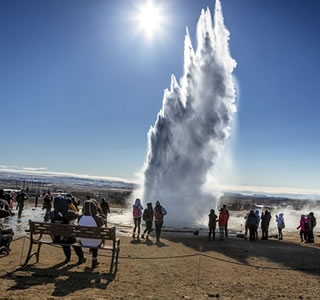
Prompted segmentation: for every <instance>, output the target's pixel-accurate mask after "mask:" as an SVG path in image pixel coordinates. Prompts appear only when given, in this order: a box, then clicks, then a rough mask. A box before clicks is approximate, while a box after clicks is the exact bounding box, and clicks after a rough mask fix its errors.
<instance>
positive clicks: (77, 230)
mask: <svg viewBox="0 0 320 300" xmlns="http://www.w3.org/2000/svg"><path fill="white" fill-rule="evenodd" d="M29 226H30V228H29V230H27V232H30V246H29V250H28V254H27V257H26V260H25V262H24V264H23V265H22V267H25V266H26V265H27V264H28V262H29V260H30V259H31V257H32V256H34V255H35V256H36V262H39V256H40V249H41V246H42V245H43V244H46V245H61V246H80V247H82V248H93V247H88V246H82V245H81V243H80V242H78V241H77V242H75V243H72V244H67V243H66V244H64V243H55V242H53V241H52V238H51V237H53V236H63V237H73V238H76V239H77V238H90V239H99V240H103V241H104V243H102V245H101V246H100V247H98V248H97V249H99V250H109V251H112V255H111V265H110V270H109V273H110V274H112V272H113V267H115V269H114V275H115V274H116V272H117V268H118V256H119V251H120V239H119V238H116V228H115V227H110V228H109V227H89V226H79V225H69V224H54V223H44V222H33V221H31V220H29ZM44 235H46V236H49V238H47V239H45V238H44V237H43V236H44ZM107 241H112V244H111V245H110V244H109V245H108V244H107V243H106V242H107ZM33 245H38V249H37V250H36V251H32V248H33Z"/></svg>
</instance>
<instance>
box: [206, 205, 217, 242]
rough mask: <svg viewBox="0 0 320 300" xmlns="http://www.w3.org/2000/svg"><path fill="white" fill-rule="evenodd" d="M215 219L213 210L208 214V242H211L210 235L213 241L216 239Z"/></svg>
mask: <svg viewBox="0 0 320 300" xmlns="http://www.w3.org/2000/svg"><path fill="white" fill-rule="evenodd" d="M217 218H218V216H217V215H216V214H215V211H214V209H211V210H210V214H209V224H208V226H209V239H208V240H209V241H211V234H212V240H213V241H214V240H215V239H216V226H217V225H216V224H217Z"/></svg>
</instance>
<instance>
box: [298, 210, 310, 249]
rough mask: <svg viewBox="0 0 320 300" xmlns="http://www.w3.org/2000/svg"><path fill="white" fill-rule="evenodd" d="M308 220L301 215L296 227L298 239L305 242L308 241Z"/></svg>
mask: <svg viewBox="0 0 320 300" xmlns="http://www.w3.org/2000/svg"><path fill="white" fill-rule="evenodd" d="M307 222H308V220H307V218H306V216H305V215H301V218H300V224H299V226H298V227H297V229H299V228H300V241H301V242H303V241H305V242H306V243H307V241H308V238H307V230H306V229H307V225H306V223H307Z"/></svg>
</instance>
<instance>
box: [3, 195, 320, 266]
mask: <svg viewBox="0 0 320 300" xmlns="http://www.w3.org/2000/svg"><path fill="white" fill-rule="evenodd" d="M27 199H28V195H27V194H26V193H25V192H24V191H23V190H21V191H19V192H18V193H16V194H14V193H8V192H4V191H3V190H0V218H5V217H8V216H11V215H13V214H14V213H13V212H12V210H13V203H14V201H16V202H17V208H16V209H17V210H18V218H19V217H21V214H22V211H23V208H24V202H25V201H26V200H27ZM79 205H80V201H79V200H78V199H76V198H75V197H74V196H73V195H71V194H62V193H56V194H54V195H52V194H51V192H50V191H47V192H46V193H45V194H44V195H43V209H45V214H44V222H52V223H62V224H76V223H77V224H79V225H83V226H97V227H101V226H107V217H108V215H109V214H110V207H109V204H108V202H107V201H106V199H105V198H102V201H101V202H100V204H99V203H98V201H96V200H95V199H91V197H90V196H87V198H86V200H85V201H84V203H83V205H82V211H80V208H79ZM166 214H167V211H166V209H165V208H164V207H163V206H162V205H161V204H160V201H156V203H155V206H154V207H153V204H152V203H151V202H150V203H147V207H146V208H145V209H144V208H143V206H142V203H141V200H140V199H139V198H137V199H136V200H135V202H134V204H133V206H132V215H133V224H134V227H133V232H132V238H134V239H138V240H140V238H141V239H146V240H150V234H151V231H152V227H153V224H154V227H155V236H156V241H157V242H160V236H161V231H162V226H163V223H164V216H165V215H166ZM229 217H230V213H229V211H228V209H227V207H226V205H223V206H222V207H221V208H220V209H219V215H218V216H217V215H216V213H215V210H214V209H211V210H210V213H209V223H208V227H209V237H208V240H209V241H214V240H215V239H216V234H215V233H216V229H217V224H218V233H219V239H220V240H222V241H223V240H224V239H225V238H227V237H228V222H229ZM244 219H245V234H244V238H245V239H248V237H249V240H250V242H254V241H257V240H258V238H259V236H258V231H259V227H261V233H262V235H261V239H262V240H268V238H269V226H270V222H271V219H272V216H271V213H270V211H268V210H265V211H264V212H262V213H261V215H260V212H259V210H255V211H254V210H250V211H249V212H248V213H247V214H246V215H245V217H244ZM142 220H143V221H144V222H145V228H144V230H143V231H142V234H141V221H142ZM275 222H276V225H277V229H278V234H277V235H276V237H277V238H278V239H279V240H282V239H283V232H282V231H283V229H284V228H285V220H284V214H283V213H280V214H279V215H276V216H275ZM316 224H317V223H316V218H315V216H314V214H313V212H310V213H309V214H308V215H301V218H300V223H299V226H298V227H297V229H299V231H300V232H299V234H300V238H301V242H305V243H314V233H313V230H314V228H315V226H316ZM0 226H1V227H0V228H1V240H0V252H1V251H4V252H5V251H7V252H9V248H10V242H11V241H12V238H13V235H14V233H13V231H12V230H11V229H5V228H4V227H3V226H2V224H0ZM248 232H249V235H248ZM53 240H54V241H55V242H57V243H63V244H64V245H63V246H62V249H63V252H64V254H65V262H66V263H67V262H69V261H70V257H71V248H70V246H67V245H66V244H73V243H74V242H75V241H76V240H75V239H74V238H68V239H66V240H65V239H64V238H63V237H61V236H55V237H53ZM79 240H80V244H81V245H83V246H90V247H93V250H92V251H91V252H92V267H93V268H95V267H96V266H97V265H98V264H99V262H98V247H99V246H100V245H101V244H102V243H103V241H102V240H93V239H83V238H82V239H81V238H80V239H79ZM73 248H74V250H75V253H76V254H77V256H78V263H79V264H81V263H84V262H85V261H86V259H85V258H84V255H83V250H82V248H81V246H73Z"/></svg>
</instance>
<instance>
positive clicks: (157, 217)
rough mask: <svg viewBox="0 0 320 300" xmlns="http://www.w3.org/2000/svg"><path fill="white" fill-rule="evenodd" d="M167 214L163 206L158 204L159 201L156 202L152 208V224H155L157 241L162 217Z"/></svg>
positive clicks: (158, 240)
mask: <svg viewBox="0 0 320 300" xmlns="http://www.w3.org/2000/svg"><path fill="white" fill-rule="evenodd" d="M166 214H167V211H166V210H165V208H164V207H162V206H161V205H160V201H157V202H156V207H155V208H154V224H155V226H156V237H157V242H160V235H161V229H162V225H163V217H164V216H165V215H166Z"/></svg>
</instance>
